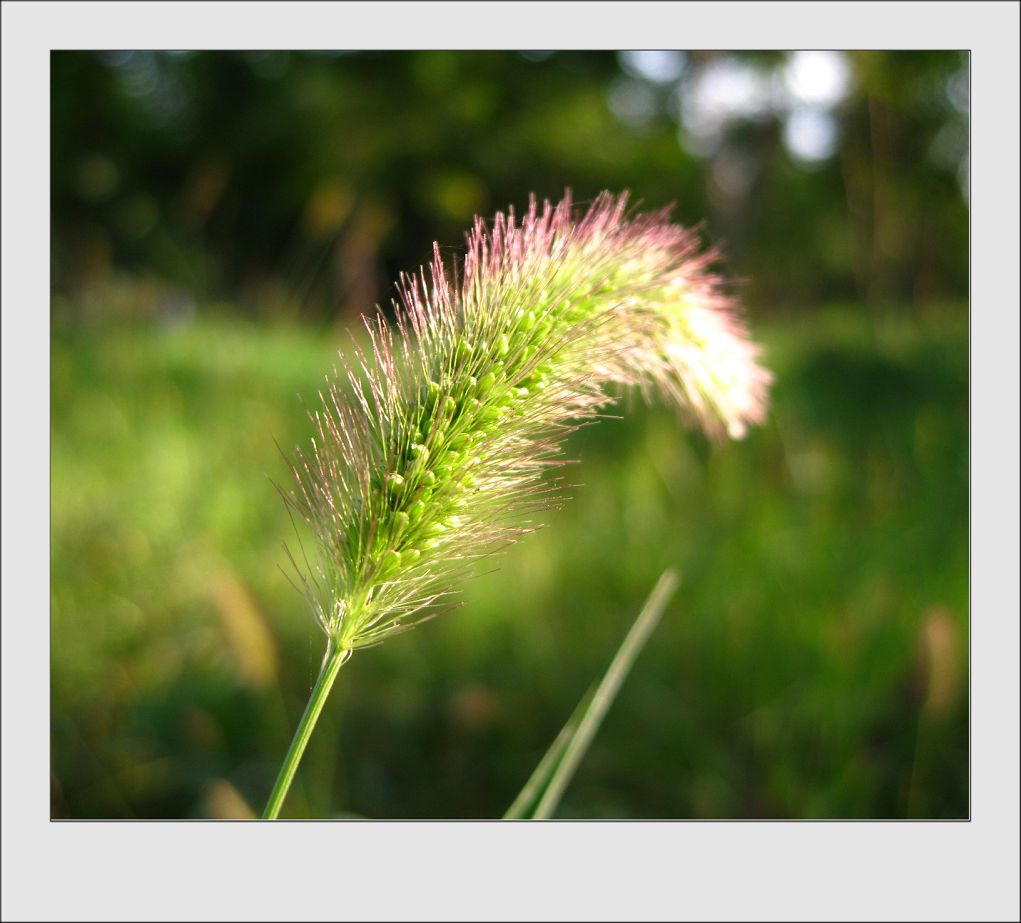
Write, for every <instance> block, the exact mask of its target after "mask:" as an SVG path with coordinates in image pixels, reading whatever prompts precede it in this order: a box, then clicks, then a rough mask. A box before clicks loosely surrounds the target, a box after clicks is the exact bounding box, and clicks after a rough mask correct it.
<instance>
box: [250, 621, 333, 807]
mask: <svg viewBox="0 0 1021 923" xmlns="http://www.w3.org/2000/svg"><path fill="white" fill-rule="evenodd" d="M350 656H351V648H349V647H335V646H334V644H333V642H332V641H330V642H329V643H328V645H327V647H326V656H325V657H324V658H323V665H322V667H321V668H320V670H319V677H318V679H316V684H315V686H313V687H312V693H311V695H309V698H308V705H306V706H305V713H304V714H303V715H302V716H301V721H299V722H298V728H297V730H296V731H295V732H294V737H293V738H292V739H291V746H290V747H289V748H288V750H287V756H285V757H284V764H283V765H282V766H281V767H280V774H279V775H278V776H277V780H276V783H275V784H274V786H273V791H272V792H270V794H269V801H267V802H266V810H264V811H263V812H262V819H263V820H276V818H277V815H278V814H279V813H280V808H281V806H282V805H283V803H284V799H285V798H286V797H287V792H288V790H289V789H290V787H291V782H293V781H294V774H295V773H296V772H297V771H298V764H299V763H300V762H301V757H302V755H303V754H304V752H305V747H307V746H308V741H309V738H310V737H311V736H312V731H313V730H314V729H315V726H316V722H317V721H318V720H319V714H320V712H322V710H323V705H325V704H326V697H327V696H328V695H329V694H330V689H331V688H332V687H333V681H334V680H335V679H336V678H337V674H338V673H339V672H340V668H341V667H342V666H343V665H344V663H345V662H346V661H347V659H348V657H350Z"/></svg>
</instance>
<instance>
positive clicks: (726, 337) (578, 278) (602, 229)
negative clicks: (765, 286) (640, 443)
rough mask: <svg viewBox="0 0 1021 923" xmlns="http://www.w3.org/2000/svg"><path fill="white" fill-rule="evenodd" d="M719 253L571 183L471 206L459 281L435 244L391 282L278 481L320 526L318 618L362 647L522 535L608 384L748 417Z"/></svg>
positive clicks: (739, 420) (715, 419) (728, 421)
mask: <svg viewBox="0 0 1021 923" xmlns="http://www.w3.org/2000/svg"><path fill="white" fill-rule="evenodd" d="M715 258H716V257H715V254H713V253H711V252H708V253H707V252H704V251H701V247H700V242H699V239H698V236H697V235H696V234H695V233H694V232H693V231H690V230H686V229H684V228H682V227H680V226H678V225H676V224H672V223H671V222H670V220H669V217H668V214H667V212H665V211H661V212H656V213H653V214H646V215H635V214H631V213H629V212H628V210H627V199H626V197H625V196H619V197H614V196H611V195H608V194H604V195H602V196H599V197H598V198H597V199H596V201H595V202H594V203H593V204H592V206H591V207H590V208H589V209H588V211H587V212H586V213H585V214H584V215H582V216H577V215H575V214H574V213H573V211H572V207H571V202H570V199H569V198H565V199H563V200H562V201H561V202H559V203H558V204H556V205H553V204H551V203H549V202H546V203H544V204H543V206H542V207H540V206H539V205H538V203H536V202H535V201H534V200H533V201H532V202H531V203H530V205H529V208H528V210H527V212H526V213H525V215H524V216H523V217H522V218H521V219H520V220H519V219H518V218H517V217H516V216H515V215H514V213H513V212H511V211H508V212H507V214H498V215H497V216H496V218H495V219H494V221H493V222H492V224H491V225H486V224H485V223H483V222H482V221H481V220H478V219H477V220H476V222H475V224H474V227H473V229H472V231H471V232H470V233H469V235H468V247H467V253H466V255H465V258H464V262H463V266H461V267H460V270H459V272H458V274H457V281H456V283H455V282H454V281H453V280H452V277H451V274H449V273H448V271H447V268H446V266H445V265H444V263H443V261H442V260H441V259H440V257H439V252H438V249H434V257H433V261H432V264H431V266H430V269H429V273H428V276H427V274H426V273H425V272H422V273H421V274H419V275H418V276H404V277H402V279H401V281H400V284H399V291H400V296H401V302H400V304H399V305H397V306H396V317H397V324H396V327H394V326H392V325H390V324H388V323H387V322H386V320H385V319H384V318H383V316H382V314H380V315H379V316H377V317H376V318H373V319H371V320H367V321H366V325H367V328H368V333H369V337H370V340H371V350H369V351H367V352H363V351H362V350H361V349H360V348H359V347H354V348H353V350H352V352H351V357H350V359H349V360H347V361H345V359H344V358H343V357H342V361H343V362H344V363H345V364H344V374H343V375H342V376H339V377H338V378H337V379H336V380H334V381H332V382H331V383H330V386H329V390H328V393H327V394H326V395H325V396H324V398H323V404H322V407H321V408H320V409H319V410H318V411H316V412H314V413H313V415H312V420H313V424H314V426H315V429H316V434H315V439H314V440H313V443H312V449H311V451H309V452H299V453H298V457H297V460H296V462H295V464H293V465H292V471H293V474H294V477H295V489H294V490H293V491H292V492H291V493H289V494H285V499H286V500H287V502H288V503H289V504H290V506H291V508H292V509H293V510H294V511H295V512H297V513H298V514H299V515H300V516H301V517H302V518H303V519H304V520H305V521H306V522H307V523H308V525H309V526H310V528H311V530H312V532H313V534H314V535H315V538H316V547H317V548H318V551H319V554H318V556H317V557H316V556H313V558H312V560H311V561H310V562H309V565H308V568H307V572H306V571H303V570H299V571H298V572H299V576H300V578H301V580H302V581H303V587H304V589H305V591H306V593H307V595H308V598H309V600H310V601H311V603H312V606H313V608H314V610H315V612H316V615H317V617H318V619H319V621H320V624H321V625H322V627H323V629H324V631H326V633H327V634H328V635H329V636H330V637H331V638H333V639H334V640H335V641H336V642H337V643H339V644H341V645H346V646H347V647H361V646H365V645H368V644H374V643H376V642H378V641H379V640H380V639H381V638H383V637H385V636H387V635H389V634H393V633H395V632H397V631H403V630H406V629H407V628H410V627H412V626H413V625H415V624H416V622H417V621H418V620H420V619H421V618H422V617H424V616H425V615H426V614H427V612H428V610H429V608H430V607H431V606H432V605H433V604H434V603H435V602H436V601H437V600H438V599H440V598H441V597H442V596H444V595H446V594H447V593H449V592H450V590H451V587H452V585H453V584H454V583H455V582H456V581H457V580H458V579H460V578H461V577H463V576H464V575H465V574H466V573H467V572H468V570H469V567H468V565H470V563H471V562H472V561H474V560H476V559H478V558H481V557H484V556H486V555H489V554H491V553H493V552H494V551H496V550H498V549H500V548H503V547H505V546H506V545H507V544H509V543H510V542H513V541H515V540H516V539H517V538H519V537H520V536H521V535H523V534H524V533H526V532H528V531H530V530H531V527H530V526H529V524H528V522H527V521H526V517H527V515H528V514H530V513H533V512H534V511H536V510H538V509H541V508H543V507H544V506H546V505H548V499H547V497H548V485H545V484H544V482H543V472H544V470H546V469H548V468H549V467H550V465H553V464H557V463H559V461H560V459H559V457H558V454H559V451H560V448H561V445H562V442H563V439H564V437H565V435H566V434H567V433H568V432H570V431H571V429H572V428H574V427H575V426H577V425H578V424H579V423H581V422H584V421H586V420H589V419H592V418H593V417H594V416H595V415H596V414H598V413H599V412H600V411H602V410H603V409H604V408H605V407H606V406H607V405H608V404H610V403H611V402H612V400H613V398H611V396H610V392H608V390H607V386H608V385H610V384H616V385H625V386H637V387H638V388H640V389H641V390H642V392H643V393H645V394H651V393H653V392H658V393H659V395H660V396H661V397H662V398H664V399H665V400H666V401H667V402H668V403H671V404H673V405H674V406H676V407H677V408H678V410H679V411H680V412H681V413H682V414H683V415H684V416H685V417H686V418H687V419H689V420H691V421H692V422H694V423H695V424H697V425H698V426H700V427H701V428H702V429H703V430H704V431H705V432H706V433H708V434H709V435H710V436H711V437H713V438H726V437H727V436H730V437H733V438H739V437H741V436H743V435H744V434H745V433H746V432H747V429H748V428H749V427H750V426H751V425H754V424H757V423H761V422H762V421H763V419H764V416H765V412H766V406H767V395H768V389H769V384H770V375H769V373H768V372H767V371H766V370H765V369H763V368H762V367H761V365H760V364H759V361H758V356H759V350H758V347H757V346H756V345H755V344H754V343H753V342H752V341H751V339H750V338H749V336H748V331H747V329H746V328H745V325H744V322H743V321H742V320H741V318H740V316H739V314H738V311H737V308H736V306H735V304H734V302H733V299H732V298H731V296H730V295H729V294H728V293H727V289H726V287H725V285H724V283H723V281H722V280H721V279H720V278H719V277H718V276H717V275H716V274H715V273H714V272H713V271H712V269H711V266H712V264H713V262H714V261H715ZM614 393H616V392H614ZM395 546H396V547H395ZM302 560H305V559H304V558H303V559H302ZM296 569H297V568H296Z"/></svg>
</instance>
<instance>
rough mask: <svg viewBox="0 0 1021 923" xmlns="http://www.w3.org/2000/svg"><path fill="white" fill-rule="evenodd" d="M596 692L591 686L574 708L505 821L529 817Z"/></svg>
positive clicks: (506, 815) (508, 809)
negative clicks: (530, 810)
mask: <svg viewBox="0 0 1021 923" xmlns="http://www.w3.org/2000/svg"><path fill="white" fill-rule="evenodd" d="M594 691H595V686H591V687H590V688H589V690H588V692H586V693H585V695H583V696H582V698H581V701H580V702H579V703H578V704H577V705H576V706H575V707H574V711H573V712H572V713H571V717H570V718H569V719H568V720H567V724H565V725H564V726H563V727H562V728H561V729H560V733H559V734H557V736H556V739H555V740H554V741H553V743H552V744H550V748H549V749H548V750H547V751H546V753H545V754H544V755H543V757H542V759H541V760H539V765H538V766H536V767H535V769H534V770H532V774H531V775H530V776H529V777H528V781H527V782H526V783H525V787H524V788H523V789H521V791H520V792H518V796H517V798H515V799H514V803H513V804H512V805H511V806H510V807H509V808H507V813H506V814H504V815H503V819H504V820H523V819H524V818H527V817H529V813H528V811H529V809H530V808H531V807H533V806H534V805H535V803H536V802H537V801H538V800H539V796H540V795H541V794H542V792H543V790H544V789H545V788H546V787H547V786H548V785H549V781H550V777H551V776H552V775H553V773H554V772H555V771H556V768H557V766H558V765H559V764H560V762H561V758H562V757H563V755H564V751H565V750H566V749H567V745H568V744H569V743H570V741H571V739H572V738H573V737H574V735H575V734H576V733H577V731H578V725H579V724H580V723H581V719H582V716H583V715H584V714H585V712H586V710H587V709H588V707H589V705H590V704H591V702H592V695H593V692H594Z"/></svg>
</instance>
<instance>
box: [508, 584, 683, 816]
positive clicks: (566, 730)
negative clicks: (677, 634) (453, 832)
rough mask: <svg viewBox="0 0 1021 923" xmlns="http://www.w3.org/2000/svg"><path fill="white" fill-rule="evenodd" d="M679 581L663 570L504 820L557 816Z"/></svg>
mask: <svg viewBox="0 0 1021 923" xmlns="http://www.w3.org/2000/svg"><path fill="white" fill-rule="evenodd" d="M679 582H680V578H679V577H678V576H677V574H676V573H675V572H674V571H672V570H667V571H664V573H663V575H662V576H661V577H660V578H659V580H658V582H657V583H656V586H655V587H654V588H653V590H652V593H650V594H649V598H648V599H647V600H646V602H645V605H644V606H643V607H642V611H641V612H640V613H639V614H638V618H636V619H635V621H634V624H633V625H632V626H631V629H630V631H628V633H627V637H625V638H624V641H623V643H622V644H621V646H620V647H619V648H618V649H617V653H616V654H615V655H614V658H613V660H612V662H611V663H610V666H609V669H608V670H607V671H606V674H605V675H604V676H603V678H602V680H601V681H600V682H599V685H598V686H597V687H596V689H595V692H593V691H592V690H589V692H587V693H586V694H585V696H584V697H583V698H582V700H581V702H579V703H578V706H577V707H576V708H575V710H574V713H573V714H572V715H571V717H570V719H569V720H568V722H567V724H565V725H564V727H563V729H562V730H561V731H560V733H559V734H558V735H557V737H556V739H555V740H554V741H553V743H552V745H551V746H550V748H549V750H547V751H546V754H545V755H544V756H543V758H542V759H541V760H540V761H539V765H538V766H536V768H535V771H534V772H533V773H532V775H531V776H530V777H529V779H528V782H526V783H525V787H524V788H523V789H522V790H521V792H520V793H519V794H518V796H517V798H515V799H514V803H513V804H512V805H511V806H510V807H509V808H508V809H507V813H506V814H505V815H504V819H505V820H521V819H524V818H528V817H531V818H533V819H536V820H545V819H547V818H549V817H552V816H553V812H554V811H556V809H557V806H558V805H559V804H560V799H561V797H562V796H563V794H564V790H565V789H566V788H567V786H568V784H569V783H570V781H571V778H572V777H573V776H574V773H575V771H576V770H577V768H578V765H579V764H580V763H581V761H582V759H583V758H584V756H585V753H586V752H587V751H588V748H589V745H590V744H591V743H592V740H593V738H594V737H595V735H596V732H597V731H598V730H599V726H600V725H601V724H602V722H603V718H604V717H605V716H606V712H607V711H608V710H609V708H610V705H611V704H612V703H613V700H614V699H615V698H616V697H617V693H618V692H619V691H620V687H621V685H622V684H623V682H624V680H625V679H626V678H627V675H628V673H629V672H630V671H631V667H632V666H633V664H634V662H635V659H636V658H637V657H638V654H639V653H640V652H641V650H642V648H643V647H644V646H645V642H646V641H648V640H649V636H650V635H651V634H652V631H653V629H654V628H655V627H656V625H657V624H659V619H660V616H661V615H662V614H663V610H664V609H665V608H666V606H667V603H669V602H670V599H671V597H672V596H673V595H674V592H675V591H676V590H677V586H678V584H679ZM540 792H541V795H540ZM536 800H538V803H537V804H535V802H536ZM532 804H535V808H534V810H532V811H531V813H529V811H528V809H529V807H530V805H532Z"/></svg>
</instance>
